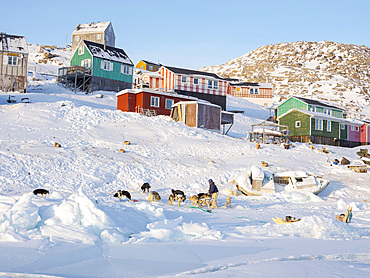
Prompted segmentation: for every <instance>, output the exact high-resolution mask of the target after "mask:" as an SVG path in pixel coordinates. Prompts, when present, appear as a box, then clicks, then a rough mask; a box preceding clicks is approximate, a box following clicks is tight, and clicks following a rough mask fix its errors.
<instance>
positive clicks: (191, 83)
mask: <svg viewBox="0 0 370 278" xmlns="http://www.w3.org/2000/svg"><path fill="white" fill-rule="evenodd" d="M229 81H230V80H229V79H227V78H223V77H222V76H220V75H217V74H215V73H210V72H203V71H197V70H190V69H184V68H176V67H169V66H161V68H160V69H159V70H158V71H157V72H155V73H149V72H144V73H142V75H141V81H139V82H138V86H141V87H142V88H150V89H164V90H173V91H175V92H176V93H178V94H179V95H186V96H191V97H196V98H198V99H203V100H206V101H208V102H210V103H213V104H216V105H219V106H221V107H222V109H223V110H226V95H227V94H228V93H230V85H229Z"/></svg>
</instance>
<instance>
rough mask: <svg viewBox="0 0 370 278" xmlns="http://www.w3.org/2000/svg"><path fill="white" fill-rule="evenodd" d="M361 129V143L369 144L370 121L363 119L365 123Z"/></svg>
mask: <svg viewBox="0 0 370 278" xmlns="http://www.w3.org/2000/svg"><path fill="white" fill-rule="evenodd" d="M360 130H361V144H363V145H365V144H366V145H368V144H370V122H369V121H363V125H362V126H361V128H360Z"/></svg>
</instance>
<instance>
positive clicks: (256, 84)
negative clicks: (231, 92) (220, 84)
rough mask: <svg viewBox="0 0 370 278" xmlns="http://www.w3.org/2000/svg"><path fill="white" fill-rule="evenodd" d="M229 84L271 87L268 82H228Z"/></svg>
mask: <svg viewBox="0 0 370 278" xmlns="http://www.w3.org/2000/svg"><path fill="white" fill-rule="evenodd" d="M230 86H234V87H262V88H272V85H271V84H270V83H255V82H246V81H239V82H230Z"/></svg>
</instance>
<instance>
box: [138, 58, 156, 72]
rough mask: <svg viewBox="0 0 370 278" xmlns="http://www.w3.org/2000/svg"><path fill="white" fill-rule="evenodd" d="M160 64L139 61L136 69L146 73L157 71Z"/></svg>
mask: <svg viewBox="0 0 370 278" xmlns="http://www.w3.org/2000/svg"><path fill="white" fill-rule="evenodd" d="M161 66H162V65H161V64H156V63H152V62H149V61H146V60H141V61H140V62H139V63H138V64H137V65H136V67H137V68H138V69H143V70H148V71H158V70H159V68H160V67H161Z"/></svg>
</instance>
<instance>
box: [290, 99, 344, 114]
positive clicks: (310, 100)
mask: <svg viewBox="0 0 370 278" xmlns="http://www.w3.org/2000/svg"><path fill="white" fill-rule="evenodd" d="M294 98H296V99H298V100H300V101H303V102H305V103H307V104H311V105H315V106H324V107H328V108H334V109H338V110H341V111H344V109H342V108H339V107H336V106H334V105H330V104H326V103H324V102H321V101H318V100H313V99H307V98H303V97H296V96H294Z"/></svg>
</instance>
